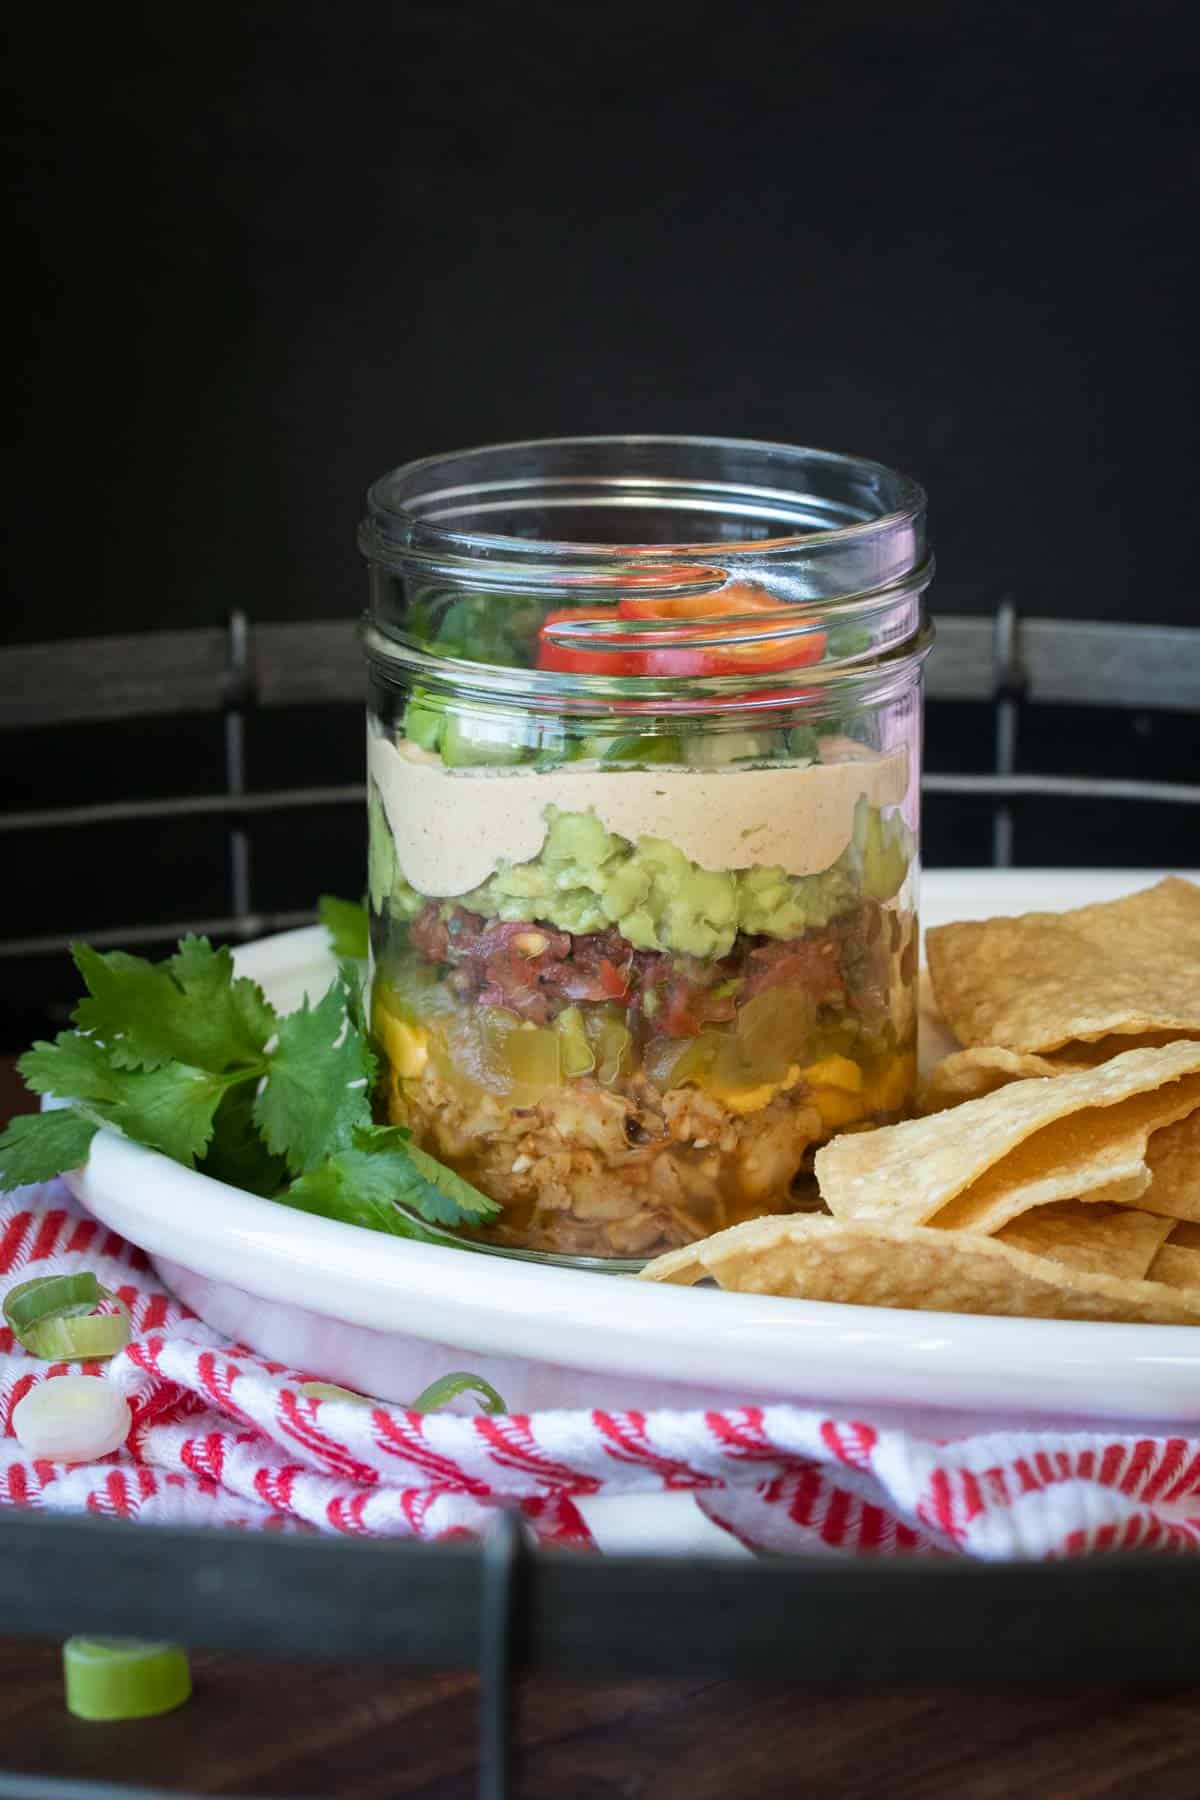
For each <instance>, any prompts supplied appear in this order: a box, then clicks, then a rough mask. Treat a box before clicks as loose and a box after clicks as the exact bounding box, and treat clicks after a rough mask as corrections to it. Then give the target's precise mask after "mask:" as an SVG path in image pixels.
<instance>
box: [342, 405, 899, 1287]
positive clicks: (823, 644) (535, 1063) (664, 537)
mask: <svg viewBox="0 0 1200 1800" xmlns="http://www.w3.org/2000/svg"><path fill="white" fill-rule="evenodd" d="M924 521H925V501H924V495H923V494H922V492H921V490H920V488H918V487H917V486H915V485H914V483H912V482H911V481H909V480H907V479H905V478H904V477H903V476H901V475H897V474H894V473H893V472H892V471H890V470H888V469H885V468H882V467H880V466H879V465H878V464H875V463H870V462H863V461H860V460H858V459H855V458H850V457H844V456H835V455H831V454H829V453H826V452H823V451H815V450H797V449H789V448H787V447H785V446H781V445H775V444H758V443H742V442H736V441H730V440H721V439H710V438H657V437H635V438H580V439H562V440H556V441H553V442H545V443H529V444H508V445H500V446H497V447H496V448H493V449H484V450H474V451H466V452H463V453H462V454H459V455H452V456H444V457H435V458H431V459H429V460H428V461H425V462H419V463H413V464H410V465H409V466H408V467H406V468H402V469H399V470H397V471H396V472H395V473H394V474H392V475H388V476H386V477H385V478H384V479H383V480H382V481H380V482H379V483H378V484H377V485H376V486H375V487H374V488H373V489H372V491H371V495H370V510H369V517H368V520H367V523H366V524H365V526H364V528H363V533H362V543H363V548H364V550H365V552H366V555H367V558H368V561H369V563H370V570H371V584H372V605H371V613H370V618H369V620H368V624H367V630H366V644H367V652H368V657H369V660H370V665H371V695H370V718H369V727H368V759H369V796H370V883H369V885H370V905H371V931H372V953H373V959H374V973H373V988H372V1022H373V1028H374V1032H375V1035H376V1038H377V1040H378V1043H379V1045H380V1048H381V1051H382V1054H383V1057H384V1060H385V1064H386V1088H385V1103H386V1108H387V1112H388V1115H389V1117H390V1118H391V1119H392V1120H393V1121H394V1122H395V1123H397V1124H403V1125H406V1126H408V1127H409V1128H410V1129H411V1131H412V1133H413V1135H414V1138H415V1141H416V1142H417V1144H418V1145H420V1146H423V1147H424V1148H425V1149H426V1150H428V1151H430V1152H431V1153H432V1154H433V1155H434V1156H436V1157H438V1158H440V1159H441V1160H442V1161H443V1162H445V1163H447V1164H449V1165H450V1166H451V1167H452V1168H454V1169H456V1170H457V1171H459V1172H460V1173H461V1174H462V1175H464V1176H465V1177H466V1178H467V1179H468V1180H470V1181H471V1182H473V1183H475V1184H476V1185H477V1186H478V1187H480V1188H482V1189H483V1191H484V1192H485V1193H487V1194H488V1195H490V1196H491V1197H492V1198H493V1199H494V1200H496V1201H497V1202H498V1203H499V1204H500V1207H501V1208H502V1211H501V1213H500V1215H499V1217H498V1219H497V1220H496V1221H495V1222H494V1223H493V1224H492V1225H490V1226H489V1227H488V1228H487V1229H486V1231H484V1232H481V1233H480V1234H479V1236H480V1237H481V1238H485V1239H486V1240H487V1241H488V1242H490V1243H492V1244H493V1245H496V1246H499V1247H506V1248H508V1249H510V1250H515V1251H521V1252H526V1253H527V1252H550V1253H556V1254H559V1255H565V1256H568V1257H585V1258H593V1257H603V1258H620V1259H638V1258H645V1257H649V1256H652V1255H656V1254H657V1253H658V1252H660V1251H664V1250H669V1249H671V1248H673V1247H675V1246H677V1245H680V1244H685V1243H689V1242H691V1241H693V1240H695V1239H696V1238H700V1237H703V1236H705V1235H707V1234H708V1233H710V1232H713V1231H719V1230H721V1229H722V1228H723V1227H725V1226H727V1225H731V1224H734V1223H736V1222H738V1221H739V1220H742V1219H746V1218H751V1217H754V1216H756V1215H758V1214H762V1213H772V1212H781V1211H785V1210H787V1209H788V1208H789V1207H792V1206H796V1205H802V1204H805V1203H806V1201H807V1202H808V1203H811V1177H810V1175H809V1171H810V1170H811V1165H812V1155H813V1152H814V1151H815V1149H816V1148H817V1146H819V1145H820V1144H822V1143H823V1142H825V1140H826V1139H827V1138H829V1137H830V1136H831V1135H832V1134H833V1133H835V1132H837V1131H840V1130H843V1129H845V1128H846V1127H851V1126H863V1125H869V1124H872V1123H880V1122H884V1121H889V1120H893V1119H895V1118H897V1117H899V1116H900V1115H902V1114H903V1113H904V1111H905V1109H906V1108H907V1107H908V1106H909V1105H910V1103H911V1100H912V1096H913V1087H914V1081H915V1076H916V1057H915V1048H916V1005H915V993H916V986H915V984H916V969H917V917H916V908H917V829H918V806H919V777H920V747H921V709H920V689H921V668H922V663H923V661H924V658H925V655H926V653H927V651H928V648H929V643H930V636H931V634H930V630H929V627H928V625H927V624H926V622H925V620H924V615H923V610H922V596H923V594H924V590H925V588H926V587H927V585H928V583H929V579H930V574H931V569H932V564H931V561H930V559H929V555H928V552H927V549H926V544H925V525H924Z"/></svg>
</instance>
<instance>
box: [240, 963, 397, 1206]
mask: <svg viewBox="0 0 1200 1800" xmlns="http://www.w3.org/2000/svg"><path fill="white" fill-rule="evenodd" d="M349 1005H350V1002H349V999H348V996H347V993H346V988H345V985H344V984H343V982H342V981H341V980H338V981H336V982H334V984H333V986H332V987H331V988H330V989H329V991H328V992H327V993H326V995H325V996H324V998H323V999H322V1000H320V1001H319V1002H318V1004H317V1005H316V1006H310V1005H309V1002H308V999H307V996H306V997H305V1001H304V1004H303V1006H302V1007H301V1008H300V1010H299V1011H298V1012H294V1013H290V1014H288V1016H287V1017H286V1018H284V1019H281V1020H280V1022H279V1042H278V1044H277V1046H276V1048H275V1050H274V1052H273V1054H272V1056H271V1058H270V1064H269V1067H268V1071H267V1078H266V1081H265V1082H264V1083H263V1087H262V1091H261V1093H260V1094H259V1095H258V1097H257V1099H256V1101H255V1105H254V1119H255V1123H256V1124H257V1125H258V1128H259V1130H260V1131H261V1132H262V1134H263V1137H264V1138H265V1139H266V1142H267V1147H268V1149H270V1150H272V1151H274V1152H275V1153H276V1155H279V1156H283V1157H285V1158H286V1160H287V1166H288V1169H289V1170H290V1172H291V1173H292V1174H293V1175H305V1174H307V1173H308V1172H309V1171H310V1170H311V1169H315V1168H316V1167H317V1165H318V1164H319V1163H323V1162H325V1161H326V1160H327V1159H328V1158H329V1157H331V1156H334V1155H336V1153H337V1152H338V1151H339V1150H348V1149H349V1148H350V1147H351V1145H352V1142H353V1135H354V1129H355V1127H356V1126H365V1125H369V1124H370V1121H371V1106H370V1090H371V1086H372V1084H373V1082H374V1079H375V1066H376V1065H375V1058H374V1056H373V1055H372V1053H371V1050H370V1048H369V1046H368V1045H367V1042H366V1040H365V1038H364V1037H363V1035H362V1033H361V1032H360V1031H359V1030H358V1029H357V1028H356V1027H355V1024H354V1021H353V1019H352V1017H350V1015H349V1010H348V1009H349Z"/></svg>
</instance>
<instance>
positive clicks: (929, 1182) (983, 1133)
mask: <svg viewBox="0 0 1200 1800" xmlns="http://www.w3.org/2000/svg"><path fill="white" fill-rule="evenodd" d="M1197 1071H1200V1043H1189V1042H1183V1043H1178V1044H1172V1045H1169V1046H1168V1047H1167V1048H1166V1049H1163V1050H1131V1051H1129V1053H1128V1054H1127V1055H1125V1056H1117V1057H1114V1058H1113V1059H1112V1061H1111V1062H1107V1063H1104V1064H1102V1065H1101V1067H1100V1068H1098V1069H1086V1070H1081V1071H1080V1072H1079V1073H1077V1074H1071V1075H1059V1076H1057V1077H1056V1078H1055V1079H1054V1080H1053V1081H1045V1080H1032V1081H1014V1082H1010V1083H1009V1084H1008V1086H1007V1087H1002V1088H997V1089H996V1090H995V1092H994V1093H991V1094H985V1095H984V1096H983V1097H982V1099H979V1100H967V1101H965V1102H964V1103H963V1105H961V1106H957V1107H955V1108H954V1109H953V1110H952V1111H950V1112H940V1113H934V1114H933V1115H932V1116H931V1117H929V1118H924V1119H906V1120H904V1121H902V1123H900V1124H899V1125H884V1126H881V1127H880V1128H879V1129H878V1130H876V1131H864V1132H853V1133H845V1134H843V1136H841V1137H838V1138H835V1139H834V1140H833V1142H832V1143H830V1144H826V1145H825V1146H824V1147H823V1148H822V1149H821V1150H819V1151H818V1152H817V1156H816V1163H815V1166H816V1172H817V1180H818V1181H819V1182H820V1185H821V1197H822V1199H823V1200H824V1201H825V1204H826V1205H827V1206H828V1207H829V1210H830V1212H832V1213H833V1214H835V1216H836V1217H838V1218H840V1219H879V1220H881V1221H883V1220H886V1221H888V1222H891V1223H900V1222H904V1223H908V1224H912V1225H923V1224H925V1223H926V1222H927V1221H928V1220H931V1219H933V1218H934V1216H935V1214H938V1213H940V1212H941V1210H942V1208H943V1207H947V1206H949V1204H950V1202H951V1201H952V1200H955V1199H957V1197H958V1196H959V1195H960V1194H965V1193H966V1192H967V1190H968V1189H970V1188H971V1186H972V1184H973V1183H975V1182H977V1181H978V1180H979V1179H980V1177H981V1176H983V1175H984V1174H985V1173H986V1172H987V1171H988V1170H989V1169H991V1168H993V1167H994V1166H995V1165H996V1164H998V1163H1000V1162H1001V1160H1002V1159H1003V1158H1005V1157H1008V1156H1009V1155H1011V1153H1012V1152H1013V1151H1014V1150H1015V1149H1016V1148H1017V1146H1018V1145H1019V1144H1023V1143H1024V1142H1025V1140H1026V1139H1027V1138H1030V1137H1032V1136H1033V1135H1034V1133H1035V1132H1039V1131H1041V1130H1043V1129H1044V1128H1045V1127H1046V1126H1048V1125H1053V1124H1054V1123H1055V1121H1056V1120H1058V1119H1063V1118H1066V1117H1068V1116H1069V1115H1070V1114H1072V1113H1078V1112H1082V1111H1083V1110H1084V1109H1085V1108H1086V1109H1088V1110H1089V1112H1091V1113H1092V1114H1093V1117H1092V1118H1091V1119H1089V1121H1088V1123H1089V1125H1094V1124H1095V1116H1094V1115H1095V1109H1097V1108H1100V1109H1103V1108H1106V1107H1110V1106H1115V1105H1117V1104H1118V1103H1119V1102H1120V1101H1123V1100H1128V1099H1129V1098H1130V1097H1131V1096H1132V1095H1134V1094H1141V1093H1146V1092H1148V1091H1150V1090H1153V1089H1161V1088H1163V1087H1165V1086H1166V1084H1167V1083H1168V1082H1177V1081H1179V1080H1180V1078H1181V1077H1183V1076H1185V1075H1193V1074H1195V1073H1196V1072H1197ZM1184 1098H1185V1096H1184V1095H1182V1094H1181V1095H1179V1096H1178V1099H1179V1100H1180V1101H1182V1100H1183V1099H1184ZM1172 1103H1173V1102H1172V1101H1171V1100H1169V1099H1168V1100H1167V1101H1166V1107H1165V1109H1164V1113H1163V1114H1162V1115H1160V1116H1159V1117H1158V1118H1157V1123H1159V1124H1165V1123H1166V1122H1167V1120H1168V1118H1170V1117H1177V1116H1178V1114H1177V1113H1172V1112H1171V1111H1170V1107H1171V1105H1172ZM1195 1104H1196V1101H1195V1100H1191V1101H1190V1102H1189V1104H1188V1105H1187V1106H1185V1107H1184V1110H1185V1111H1186V1110H1190V1107H1191V1106H1194V1105H1195ZM1152 1110H1153V1109H1152ZM1123 1122H1124V1121H1122V1120H1119V1121H1118V1123H1119V1124H1121V1123H1123ZM1147 1129H1148V1130H1149V1129H1151V1127H1149V1126H1147ZM1105 1174H1106V1179H1107V1180H1108V1181H1109V1182H1110V1183H1111V1182H1112V1181H1115V1180H1118V1179H1120V1178H1121V1165H1120V1164H1119V1162H1118V1164H1116V1165H1114V1166H1113V1167H1112V1169H1111V1171H1110V1170H1106V1171H1105ZM1018 1176H1019V1178H1020V1179H1021V1180H1023V1181H1028V1180H1029V1179H1030V1176H1029V1170H1028V1168H1027V1167H1025V1166H1023V1167H1022V1169H1021V1170H1019V1171H1018ZM1061 1179H1067V1177H1066V1176H1065V1174H1061V1173H1060V1180H1061ZM1071 1179H1073V1177H1071ZM994 1197H995V1196H994V1195H993V1198H994ZM1095 1197H1096V1199H1098V1200H1099V1199H1108V1198H1112V1196H1110V1195H1105V1194H1103V1193H1102V1192H1097V1193H1096V1196H1095ZM1076 1198H1078V1195H1077V1194H1076V1193H1074V1192H1072V1190H1071V1188H1070V1186H1069V1185H1068V1186H1067V1187H1065V1188H1059V1190H1058V1191H1057V1192H1046V1193H1044V1194H1043V1195H1042V1200H1043V1202H1044V1201H1049V1200H1051V1199H1063V1200H1067V1199H1076ZM1027 1204H1034V1202H1033V1201H1029V1202H1027ZM1008 1216H1011V1214H1009V1215H1008ZM998 1223H1003V1219H1002V1218H1001V1219H999V1220H998Z"/></svg>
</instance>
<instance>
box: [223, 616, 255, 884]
mask: <svg viewBox="0 0 1200 1800" xmlns="http://www.w3.org/2000/svg"><path fill="white" fill-rule="evenodd" d="M248 641H249V626H248V625H247V622H246V615H245V613H244V612H238V611H235V612H232V613H230V615H229V680H230V688H231V691H232V693H233V694H234V696H235V698H236V699H237V700H238V701H241V700H242V699H243V698H244V696H245V695H246V694H247V693H248V692H249V689H250V663H249V651H248ZM225 786H226V788H227V789H228V791H229V794H230V796H231V797H238V798H240V797H241V796H242V795H244V794H245V792H246V715H245V713H244V712H243V710H242V707H241V705H232V706H230V708H229V710H228V711H227V712H226V714H225ZM229 904H230V906H231V907H232V909H233V911H234V913H235V914H236V915H237V917H238V918H239V919H244V918H246V917H247V916H248V914H249V912H250V908H251V899H250V837H249V833H248V832H247V830H246V827H245V825H244V824H243V823H242V822H241V821H240V820H239V821H238V822H236V823H234V824H233V825H231V826H230V829H229Z"/></svg>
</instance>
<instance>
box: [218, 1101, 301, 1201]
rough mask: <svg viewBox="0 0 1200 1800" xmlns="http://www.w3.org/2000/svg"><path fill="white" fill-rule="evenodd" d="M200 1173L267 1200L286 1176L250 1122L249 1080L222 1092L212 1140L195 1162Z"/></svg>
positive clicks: (279, 1160) (283, 1165)
mask: <svg viewBox="0 0 1200 1800" xmlns="http://www.w3.org/2000/svg"><path fill="white" fill-rule="evenodd" d="M196 1166H197V1168H198V1169H199V1170H200V1173H201V1174H202V1175H211V1176H212V1178H213V1180H214V1181H227V1182H228V1183H229V1185H230V1187H237V1188H244V1189H245V1191H246V1192H247V1193H248V1194H261V1195H262V1197H263V1199H265V1200H270V1199H273V1198H274V1197H275V1195H277V1194H278V1192H279V1190H280V1188H281V1187H282V1186H283V1184H284V1182H285V1181H286V1180H287V1164H286V1163H285V1162H284V1160H283V1158H282V1156H275V1155H273V1154H272V1152H271V1151H270V1150H268V1149H267V1146H266V1145H265V1144H264V1143H263V1141H262V1138H261V1137H260V1136H259V1134H258V1131H257V1129H256V1127H255V1124H254V1088H253V1086H252V1085H251V1084H250V1083H249V1082H242V1083H241V1085H240V1086H238V1087H232V1088H230V1089H229V1090H228V1091H227V1092H226V1093H225V1094H223V1095H222V1097H221V1100H220V1103H219V1105H218V1106H217V1110H216V1114H215V1116H214V1118H213V1135H212V1142H211V1143H210V1144H209V1146H208V1149H207V1150H206V1151H205V1152H204V1155H203V1156H202V1157H201V1158H200V1160H199V1161H198V1163H197V1165H196Z"/></svg>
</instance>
